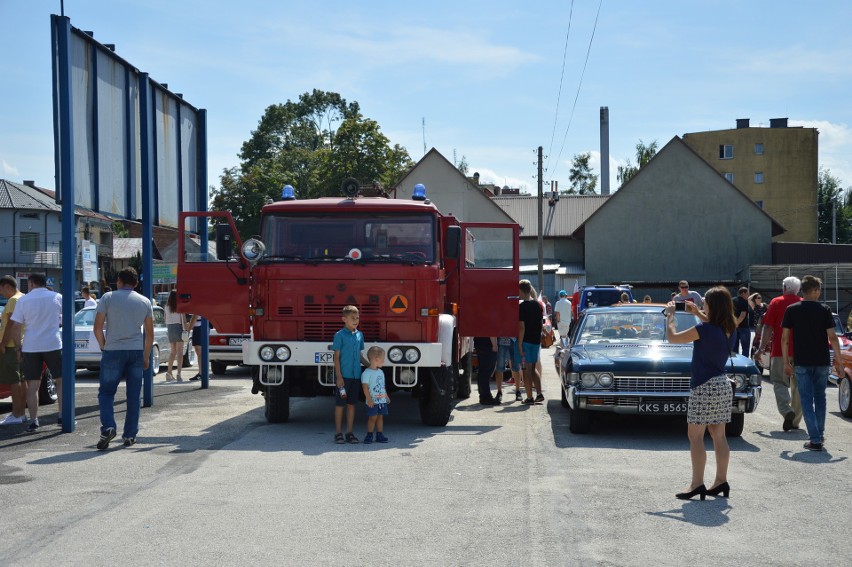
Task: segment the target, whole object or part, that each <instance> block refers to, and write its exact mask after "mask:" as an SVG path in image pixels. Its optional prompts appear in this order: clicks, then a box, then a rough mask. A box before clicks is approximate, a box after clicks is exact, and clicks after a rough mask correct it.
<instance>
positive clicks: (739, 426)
mask: <svg viewBox="0 0 852 567" xmlns="http://www.w3.org/2000/svg"><path fill="white" fill-rule="evenodd" d="M743 426H745V414H744V413H732V414H731V421H729V422H728V423H726V424H725V437H741V436H742V434H743Z"/></svg>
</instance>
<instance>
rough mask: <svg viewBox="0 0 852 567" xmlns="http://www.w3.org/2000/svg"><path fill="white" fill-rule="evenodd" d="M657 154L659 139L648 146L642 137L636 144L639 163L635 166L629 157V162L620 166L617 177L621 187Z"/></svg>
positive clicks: (637, 161)
mask: <svg viewBox="0 0 852 567" xmlns="http://www.w3.org/2000/svg"><path fill="white" fill-rule="evenodd" d="M655 155H657V140H654V141H653V142H651V143H650V144H648V145H647V146H646V145H645V142H643V141H642V140H641V139H640V140H639V143H638V144H636V163H637V165H635V166H634V165H633V164H632V163H630V159H628V160H627V163H625V164H624V165H619V166H618V173H617V174H616V178H617V179H618V183H619V187H620V186H622V185H624V184H625V183H627V182H628V181H630V179H631V178H632V177H633V176H634V175H636V174H637V173H639V169H641V168H642V167H644V166H645V164H646V163H648V162H649V161H651V159H653V157H654V156H655Z"/></svg>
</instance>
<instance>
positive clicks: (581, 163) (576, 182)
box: [568, 152, 598, 195]
mask: <svg viewBox="0 0 852 567" xmlns="http://www.w3.org/2000/svg"><path fill="white" fill-rule="evenodd" d="M591 158H592V154H591V152H586V153H584V154H577V155H575V156H574V160H573V161H572V162H571V172H570V175H569V176H568V179H569V181H570V182H571V188H570V189H568V194H569V195H575V194H577V195H594V194H595V187H597V184H598V176H597V175H593V174H592V169H591V167H589V160H590V159H591Z"/></svg>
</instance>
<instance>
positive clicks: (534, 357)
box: [524, 342, 541, 364]
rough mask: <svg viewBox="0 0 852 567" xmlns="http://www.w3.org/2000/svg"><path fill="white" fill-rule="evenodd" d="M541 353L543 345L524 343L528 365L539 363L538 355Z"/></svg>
mask: <svg viewBox="0 0 852 567" xmlns="http://www.w3.org/2000/svg"><path fill="white" fill-rule="evenodd" d="M540 352H541V345H540V344H538V343H535V344H533V343H526V342H525V343H524V358H525V359H526V360H525V362H526V363H527V364H535V363H536V362H538V355H539V353H540Z"/></svg>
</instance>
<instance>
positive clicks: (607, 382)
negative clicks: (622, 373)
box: [598, 372, 612, 388]
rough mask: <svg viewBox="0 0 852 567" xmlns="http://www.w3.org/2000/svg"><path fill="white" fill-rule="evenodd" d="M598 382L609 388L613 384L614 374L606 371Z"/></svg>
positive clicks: (599, 377)
mask: <svg viewBox="0 0 852 567" xmlns="http://www.w3.org/2000/svg"><path fill="white" fill-rule="evenodd" d="M598 383H599V384H600V385H601V386H603V387H604V388H609V387H610V386H612V374H610V373H609V372H604V373H603V374H601V375H599V376H598Z"/></svg>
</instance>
